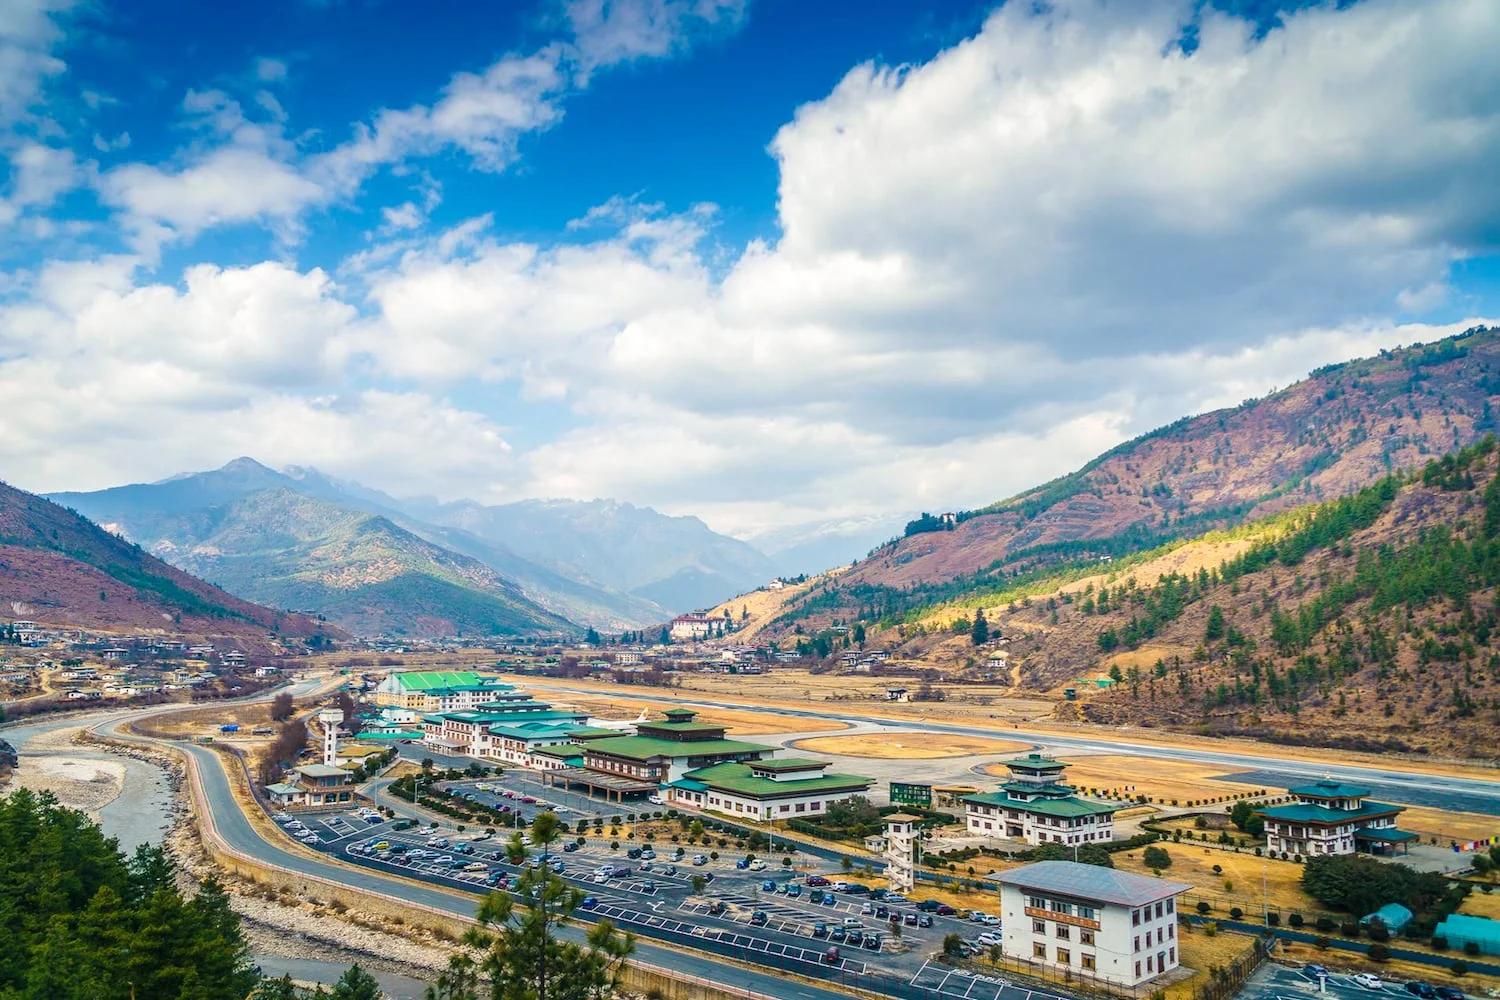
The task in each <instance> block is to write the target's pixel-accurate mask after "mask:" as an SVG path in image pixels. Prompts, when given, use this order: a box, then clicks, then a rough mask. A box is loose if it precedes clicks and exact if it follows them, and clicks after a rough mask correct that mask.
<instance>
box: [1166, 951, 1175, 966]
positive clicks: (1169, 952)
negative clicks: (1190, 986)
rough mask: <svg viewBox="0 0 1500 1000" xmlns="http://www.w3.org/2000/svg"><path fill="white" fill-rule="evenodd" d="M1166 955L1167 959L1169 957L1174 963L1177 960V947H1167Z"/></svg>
mask: <svg viewBox="0 0 1500 1000" xmlns="http://www.w3.org/2000/svg"><path fill="white" fill-rule="evenodd" d="M1167 957H1168V958H1169V959H1171V960H1172V962H1173V963H1176V961H1177V949H1176V948H1168V949H1167Z"/></svg>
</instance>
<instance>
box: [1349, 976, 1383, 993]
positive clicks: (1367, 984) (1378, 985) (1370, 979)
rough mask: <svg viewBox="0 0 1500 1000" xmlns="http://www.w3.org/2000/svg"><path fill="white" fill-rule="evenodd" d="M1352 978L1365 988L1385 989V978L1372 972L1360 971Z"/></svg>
mask: <svg viewBox="0 0 1500 1000" xmlns="http://www.w3.org/2000/svg"><path fill="white" fill-rule="evenodd" d="M1353 978H1354V981H1355V982H1356V983H1358V984H1359V985H1361V986H1363V987H1364V988H1365V989H1367V990H1383V989H1385V980H1383V979H1381V978H1380V977H1379V976H1377V975H1375V973H1373V972H1361V973H1359V974H1357V975H1356V976H1354V977H1353Z"/></svg>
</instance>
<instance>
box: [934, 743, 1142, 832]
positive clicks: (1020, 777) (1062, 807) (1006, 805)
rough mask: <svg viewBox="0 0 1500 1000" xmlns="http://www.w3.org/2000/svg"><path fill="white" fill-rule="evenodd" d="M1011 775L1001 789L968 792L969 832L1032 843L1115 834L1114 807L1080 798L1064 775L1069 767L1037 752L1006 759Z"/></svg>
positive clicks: (966, 799) (966, 810)
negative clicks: (970, 793) (975, 792)
mask: <svg viewBox="0 0 1500 1000" xmlns="http://www.w3.org/2000/svg"><path fill="white" fill-rule="evenodd" d="M1005 766H1006V767H1008V768H1009V769H1010V778H1009V780H1007V781H1006V782H1005V783H1004V784H1002V785H1001V786H1000V790H999V791H998V792H984V793H981V794H978V795H967V796H964V799H963V803H964V810H965V819H966V822H967V827H968V831H969V833H970V834H972V835H974V836H979V837H1003V838H1008V839H1011V840H1024V841H1026V843H1028V844H1034V845H1040V844H1067V845H1075V844H1096V843H1101V842H1104V841H1108V840H1112V839H1113V838H1114V831H1115V811H1116V807H1115V806H1113V805H1110V804H1109V803H1107V802H1097V801H1095V800H1093V799H1085V798H1080V797H1079V796H1078V795H1077V790H1076V789H1074V788H1073V786H1072V785H1067V784H1064V783H1063V781H1062V775H1063V770H1064V769H1065V768H1067V766H1068V765H1067V764H1064V763H1063V762H1062V761H1060V760H1053V759H1052V758H1050V757H1046V756H1043V755H1042V754H1039V753H1031V754H1027V755H1026V756H1025V757H1018V758H1016V759H1015V760H1009V761H1006V762H1005Z"/></svg>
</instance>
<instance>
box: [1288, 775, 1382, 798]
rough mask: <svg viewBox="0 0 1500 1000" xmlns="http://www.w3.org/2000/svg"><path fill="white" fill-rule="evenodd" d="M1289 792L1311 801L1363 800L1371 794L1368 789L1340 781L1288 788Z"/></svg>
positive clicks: (1325, 781) (1324, 781) (1326, 781)
mask: <svg viewBox="0 0 1500 1000" xmlns="http://www.w3.org/2000/svg"><path fill="white" fill-rule="evenodd" d="M1287 791H1289V792H1291V793H1292V794H1293V795H1301V796H1303V797H1304V798H1309V799H1362V798H1364V797H1365V796H1366V795H1369V794H1370V790H1369V789H1368V788H1361V787H1359V786H1358V785H1346V784H1344V783H1343V782H1340V781H1329V780H1326V779H1325V780H1323V781H1319V782H1317V783H1316V784H1312V785H1298V786H1297V787H1296V788H1288V789H1287Z"/></svg>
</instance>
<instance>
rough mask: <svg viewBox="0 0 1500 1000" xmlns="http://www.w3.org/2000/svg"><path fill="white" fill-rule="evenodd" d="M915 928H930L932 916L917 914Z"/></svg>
mask: <svg viewBox="0 0 1500 1000" xmlns="http://www.w3.org/2000/svg"><path fill="white" fill-rule="evenodd" d="M917 926H918V927H931V926H932V914H930V913H918V914H917Z"/></svg>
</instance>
